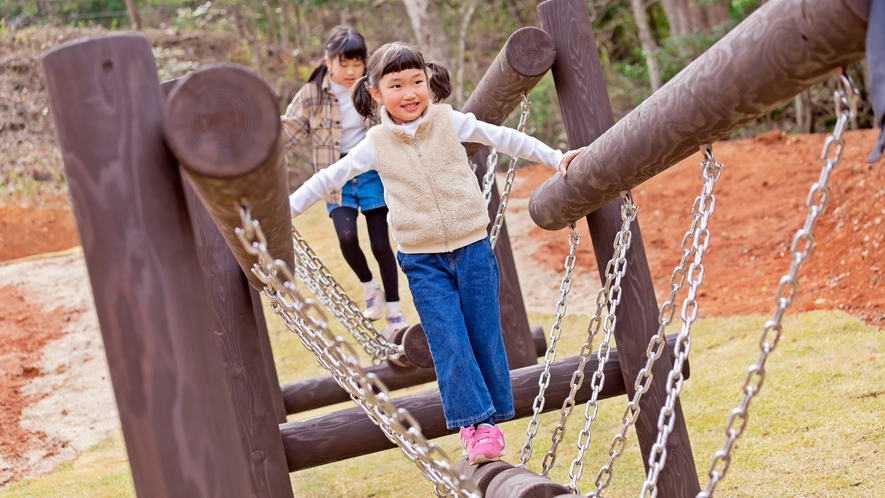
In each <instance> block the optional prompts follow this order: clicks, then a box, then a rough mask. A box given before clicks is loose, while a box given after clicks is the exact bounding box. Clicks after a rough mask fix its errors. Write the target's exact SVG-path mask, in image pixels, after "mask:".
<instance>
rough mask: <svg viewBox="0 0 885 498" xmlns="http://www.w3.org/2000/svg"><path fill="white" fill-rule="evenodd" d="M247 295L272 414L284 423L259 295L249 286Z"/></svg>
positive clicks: (279, 389) (280, 393)
mask: <svg viewBox="0 0 885 498" xmlns="http://www.w3.org/2000/svg"><path fill="white" fill-rule="evenodd" d="M249 295H250V296H251V297H252V310H253V312H254V314H255V324H256V325H257V326H258V342H259V344H260V346H261V355H262V356H263V357H264V363H265V370H266V372H267V378H268V382H269V386H270V390H271V398H272V400H273V407H274V413H275V414H276V417H277V423H278V424H282V423H284V422H286V404H285V402H284V401H283V392H282V389H281V388H280V377H279V375H278V374H277V365H276V363H275V362H274V356H273V348H272V347H271V344H270V334H269V333H268V332H267V321H266V320H265V319H264V308H263V307H262V305H261V295H260V294H259V293H258V291H257V290H255V288H254V287H252V286H249Z"/></svg>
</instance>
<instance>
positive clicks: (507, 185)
mask: <svg viewBox="0 0 885 498" xmlns="http://www.w3.org/2000/svg"><path fill="white" fill-rule="evenodd" d="M520 108H521V109H522V113H520V115H519V124H518V125H517V126H516V131H520V132H525V125H526V122H527V121H528V118H529V111H531V109H532V102H531V101H530V100H529V97H528V95H526V93H525V92H523V93H522V102H521V103H520ZM497 156H498V153H497V152H495V158H496V159H495V162H497ZM490 158H491V156H490ZM516 161H517V158H516V157H511V158H510V165H509V166H508V167H507V177H506V179H505V180H504V190H503V191H501V202H500V204H498V212H497V213H496V214H495V219H494V220H492V230H491V232H490V233H489V242H491V244H492V249H494V248H495V244H496V243H497V242H498V235H500V233H501V225H502V224H503V223H504V210H505V209H507V202H508V201H509V200H510V189H511V188H512V187H513V177H514V176H515V175H516ZM489 164H490V165H491V161H489ZM489 172H490V173H491V175H492V176H491V179H490V180H491V181H490V182H489V185H488V187H487V189H488V195H487V196H486V206H488V205H489V199H491V195H492V186H493V185H494V184H495V170H494V169H493V168H491V167H489ZM488 175H489V173H486V176H487V177H488ZM487 179H488V178H487ZM484 195H485V194H484Z"/></svg>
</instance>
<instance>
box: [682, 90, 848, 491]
mask: <svg viewBox="0 0 885 498" xmlns="http://www.w3.org/2000/svg"><path fill="white" fill-rule="evenodd" d="M833 99H834V100H835V101H836V116H837V121H836V126H835V128H834V129H833V133H832V134H831V135H830V136H828V137H827V139H826V141H825V142H824V147H823V151H822V152H821V156H820V158H821V160H822V161H823V168H822V169H821V172H820V177H819V178H818V180H817V182H815V183H814V184H812V185H811V189H810V190H809V192H808V198H807V199H806V200H805V206H806V208H807V209H808V215H807V216H806V218H805V224H804V225H803V227H802V228H800V229H799V230H798V231H797V232H796V235H795V236H794V237H793V243H792V245H791V247H790V253H791V255H792V259H793V261H792V263H791V264H790V270H789V271H788V272H787V274H786V275H784V276H783V277H781V279H780V281H779V282H778V287H777V292H776V294H775V302H776V308H775V311H774V315H773V316H772V318H771V320H769V321H768V322H766V323H765V326H764V327H763V330H762V336H761V337H760V339H759V350H760V354H759V358H758V359H757V360H756V363H755V364H753V365H752V366H750V369H749V371H748V372H747V376H746V378H745V379H744V385H743V388H742V391H743V393H744V397H743V399H742V400H741V402H740V404H739V405H738V406H737V408H735V409H734V410H732V412H731V414H730V415H729V416H728V420H727V422H726V424H725V435H726V438H725V443H724V444H723V445H722V448H721V449H719V450H718V451H716V453H715V454H714V456H713V462H712V463H711V464H710V469H709V471H708V475H709V476H710V482H709V483H708V484H707V487H706V488H705V489H704V490H703V491H701V492H700V493H698V497H700V498H710V497H712V496H713V492H714V491H715V489H716V485H717V484H718V483H719V481H721V480H722V479H723V478H724V477H725V473H726V472H727V471H728V466H729V465H730V464H731V450H732V449H733V448H734V443H735V442H736V441H737V440H738V438H740V437H741V435H742V434H743V433H744V430H745V429H746V427H747V422H748V421H749V408H750V401H752V400H753V397H755V396H756V395H757V394H758V393H759V390H760V389H762V383H763V382H764V381H765V362H766V360H767V359H768V355H769V354H771V353H772V352H773V351H774V349H775V348H776V347H777V343H778V341H779V340H780V337H781V332H782V331H783V327H782V325H781V320H782V319H783V316H784V312H785V311H786V309H787V308H788V307H789V306H790V303H792V302H793V297H794V296H795V294H796V291H797V290H798V288H799V279H798V277H797V275H798V273H799V268H801V267H802V264H803V263H804V262H805V261H806V260H807V259H808V256H809V254H810V253H811V248H812V246H813V245H814V234H813V231H814V227H815V225H816V224H817V220H818V217H820V214H821V213H822V212H823V210H824V209H825V208H826V205H827V201H828V200H829V197H830V188H829V187H828V186H827V182H828V181H829V179H830V174H831V173H832V172H833V170H834V169H835V168H836V166H838V164H839V160H840V159H841V158H842V151H843V149H844V147H845V139H844V137H843V136H842V135H843V133H844V132H845V128H846V126H847V125H848V122H849V121H850V120H853V119H854V118H855V117H856V116H857V102H858V100H859V98H858V92H857V89H856V88H855V87H854V85H853V84H852V83H851V80H849V79H848V77H847V76H846V75H845V74H844V73H843V74H842V75H841V77H840V79H839V88H838V89H837V90H836V92H835V93H834V94H833Z"/></svg>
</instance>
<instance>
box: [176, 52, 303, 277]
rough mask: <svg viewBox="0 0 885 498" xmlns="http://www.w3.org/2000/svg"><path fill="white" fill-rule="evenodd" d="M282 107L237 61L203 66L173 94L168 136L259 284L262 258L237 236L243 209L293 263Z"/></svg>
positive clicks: (271, 247) (241, 261)
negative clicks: (256, 272)
mask: <svg viewBox="0 0 885 498" xmlns="http://www.w3.org/2000/svg"><path fill="white" fill-rule="evenodd" d="M279 116H280V110H279V107H278V104H277V99H276V97H274V95H273V92H272V91H271V89H270V87H269V86H267V83H265V82H264V80H262V79H261V78H259V77H258V76H256V75H255V74H253V73H252V72H250V71H249V70H247V69H245V68H243V67H241V66H237V65H234V64H218V65H214V66H209V67H207V68H205V69H200V70H198V71H195V72H194V73H192V74H190V75H189V76H187V77H185V78H183V79H181V80H180V81H178V83H177V84H176V85H175V87H174V88H173V89H172V91H171V92H170V93H169V97H168V101H167V104H166V112H165V115H164V117H163V135H164V136H165V138H166V143H167V144H168V145H169V148H170V149H171V150H172V153H173V154H175V157H176V158H177V159H178V161H179V163H180V164H181V166H182V169H183V170H184V172H185V173H187V176H188V178H189V179H190V181H191V184H192V185H193V187H194V190H195V191H196V193H197V195H198V196H199V197H200V200H201V201H202V202H203V205H204V206H205V207H206V210H207V211H209V214H210V215H211V216H212V220H213V221H214V222H215V224H216V225H217V226H218V229H219V230H220V231H221V234H222V235H223V236H224V239H225V241H226V242H227V244H228V246H230V249H231V251H232V252H233V253H234V256H235V257H236V258H237V262H238V263H239V265H240V267H241V268H242V269H243V272H244V273H245V274H246V277H248V278H249V283H250V284H252V286H253V287H255V288H256V289H262V288H263V287H264V285H263V284H262V283H261V282H260V281H259V280H258V278H257V277H256V276H255V275H253V274H252V271H251V269H252V265H253V264H254V263H255V262H256V257H255V256H253V255H251V254H249V253H247V252H246V250H245V249H244V248H243V245H242V244H241V243H240V241H239V239H238V238H237V236H236V235H235V234H234V229H235V228H236V227H239V226H241V225H242V222H241V220H240V206H241V205H246V206H248V207H249V211H250V213H251V216H252V219H253V220H257V221H258V222H259V223H261V229H262V231H263V232H264V234H265V236H266V237H267V247H268V250H269V251H270V253H271V254H272V255H273V256H274V258H276V259H280V260H282V261H283V262H285V263H286V264H287V265H288V266H289V268H293V263H294V246H293V244H292V217H291V215H290V213H289V202H288V197H289V187H288V184H287V179H286V168H285V163H284V160H283V159H284V155H283V146H282V139H281V125H280V117H279Z"/></svg>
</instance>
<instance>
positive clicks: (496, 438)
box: [462, 424, 504, 465]
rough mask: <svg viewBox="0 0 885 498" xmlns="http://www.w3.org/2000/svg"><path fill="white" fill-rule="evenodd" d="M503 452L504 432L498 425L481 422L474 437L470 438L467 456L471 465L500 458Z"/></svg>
mask: <svg viewBox="0 0 885 498" xmlns="http://www.w3.org/2000/svg"><path fill="white" fill-rule="evenodd" d="M462 431H463V429H462ZM462 434H463V433H462ZM462 441H463V436H462ZM503 454H504V433H503V432H501V429H499V428H498V426H496V425H488V424H479V427H477V428H476V432H475V433H474V434H473V438H471V440H470V448H469V452H468V457H467V460H468V461H469V462H470V465H479V464H481V463H486V462H494V461H496V460H500V459H501V455H503Z"/></svg>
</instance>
